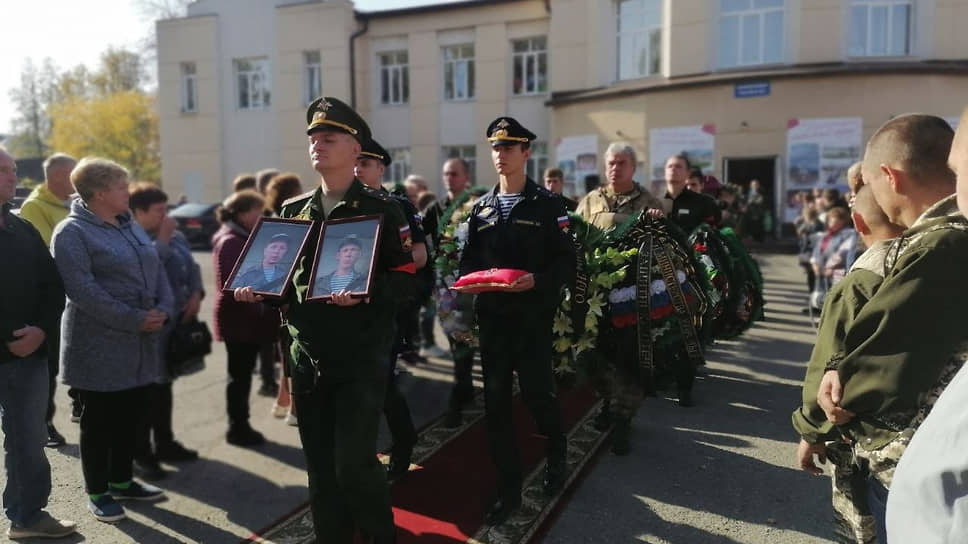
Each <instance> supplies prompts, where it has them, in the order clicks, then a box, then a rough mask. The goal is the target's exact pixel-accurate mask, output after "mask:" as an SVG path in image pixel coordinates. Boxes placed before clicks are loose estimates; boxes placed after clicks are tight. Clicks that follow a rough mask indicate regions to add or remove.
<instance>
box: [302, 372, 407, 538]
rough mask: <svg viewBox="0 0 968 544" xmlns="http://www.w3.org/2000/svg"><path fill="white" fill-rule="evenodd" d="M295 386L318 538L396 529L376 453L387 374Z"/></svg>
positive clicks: (384, 478) (311, 503)
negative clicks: (312, 386) (313, 385)
mask: <svg viewBox="0 0 968 544" xmlns="http://www.w3.org/2000/svg"><path fill="white" fill-rule="evenodd" d="M381 359H382V357H381ZM294 390H295V391H296V392H297V393H296V394H295V397H294V398H295V401H296V410H297V412H298V414H299V436H300V438H301V439H302V443H303V451H304V452H305V453H306V465H307V472H308V473H309V501H310V508H311V509H312V514H313V524H314V526H315V529H316V539H317V541H318V542H327V543H330V542H333V543H343V542H346V543H351V542H353V534H354V532H355V530H356V529H360V530H362V531H364V532H365V533H367V534H369V535H374V536H378V535H389V534H392V533H393V531H394V525H393V512H392V510H391V508H390V491H389V487H388V485H387V478H386V472H385V470H384V468H383V466H382V465H381V464H380V462H379V461H378V460H377V456H376V454H377V452H376V441H377V432H378V430H379V426H380V418H381V417H382V415H383V400H384V395H385V394H386V381H385V378H372V379H370V378H367V379H354V380H351V381H343V382H337V383H330V382H327V381H325V378H323V379H322V380H321V381H320V383H319V384H317V385H316V387H315V388H312V389H311V390H310V391H309V392H302V393H300V392H299V391H306V389H305V388H300V387H294Z"/></svg>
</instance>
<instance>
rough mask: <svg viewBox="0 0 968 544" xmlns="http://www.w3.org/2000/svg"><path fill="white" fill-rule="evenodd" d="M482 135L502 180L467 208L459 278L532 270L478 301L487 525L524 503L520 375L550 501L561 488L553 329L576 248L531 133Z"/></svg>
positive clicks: (506, 127)
mask: <svg viewBox="0 0 968 544" xmlns="http://www.w3.org/2000/svg"><path fill="white" fill-rule="evenodd" d="M486 135H487V139H488V141H489V142H490V143H491V148H492V150H491V158H492V159H493V161H494V166H495V169H496V170H497V173H498V175H499V179H498V184H497V185H496V186H495V187H494V189H492V190H491V191H490V192H489V193H487V194H485V195H484V196H482V197H481V199H480V200H478V201H477V203H476V204H475V205H474V208H473V209H472V210H471V214H470V218H469V220H468V223H469V225H468V227H469V228H468V239H467V245H466V247H465V248H464V253H463V255H462V257H461V263H460V273H461V276H464V275H467V274H470V273H471V272H476V271H479V270H488V269H491V268H512V269H519V270H526V271H527V272H528V274H526V275H524V276H523V277H521V278H520V279H518V280H517V282H516V283H515V284H514V286H513V287H512V288H511V289H510V290H509V291H506V292H486V293H481V294H479V295H478V296H477V301H476V303H475V308H474V309H475V313H476V314H477V323H478V327H479V329H480V349H481V362H482V366H483V369H484V397H485V406H486V419H487V432H488V438H489V439H490V443H491V455H492V457H493V458H494V464H495V465H497V473H498V492H497V499H496V501H495V502H494V503H493V504H492V505H491V507H490V509H489V510H488V512H487V517H486V521H487V523H489V524H491V525H496V524H499V523H502V522H504V521H505V520H507V519H508V517H510V515H511V514H512V513H513V512H514V510H516V509H517V508H518V506H520V504H521V484H522V473H521V462H520V460H519V459H518V452H517V445H516V443H515V438H514V425H513V421H512V419H511V385H512V381H513V378H512V374H513V372H514V371H517V374H518V381H519V383H520V385H521V394H522V397H523V398H524V401H525V403H526V404H527V405H528V408H529V409H530V411H531V414H532V415H533V416H534V418H535V420H536V422H537V424H538V430H539V432H540V433H541V434H542V435H544V436H547V437H548V445H547V454H548V463H547V465H546V470H545V478H544V491H545V493H546V494H549V495H553V494H554V493H556V492H557V491H558V490H559V489H560V488H561V485H562V483H563V480H564V472H565V453H566V445H567V442H566V440H565V436H564V434H563V432H562V429H561V417H560V414H559V407H558V396H557V392H556V391H555V383H554V373H553V370H552V366H551V343H552V331H551V326H552V320H553V319H554V315H555V310H556V309H557V308H558V304H559V302H560V300H561V288H562V287H563V286H564V285H565V284H566V283H569V282H571V281H572V279H573V278H574V273H575V248H574V244H573V241H572V238H571V236H570V235H569V234H568V233H567V229H568V215H567V212H566V211H565V205H564V202H562V200H561V199H560V198H558V197H557V196H555V195H553V194H552V193H550V192H549V191H547V190H545V189H543V188H541V187H538V185H537V184H536V183H535V182H534V181H533V180H531V179H528V177H527V175H526V174H525V170H524V168H525V165H526V164H527V160H528V157H529V156H530V144H531V141H533V140H534V139H535V135H534V134H533V133H531V132H530V131H528V130H527V129H526V128H524V127H522V126H521V125H520V124H519V123H518V122H517V121H515V120H514V119H512V118H510V117H500V118H498V119H496V120H495V121H494V122H493V123H491V125H490V126H489V127H488V130H487V133H486Z"/></svg>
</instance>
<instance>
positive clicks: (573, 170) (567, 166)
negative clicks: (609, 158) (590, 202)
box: [555, 134, 601, 196]
mask: <svg viewBox="0 0 968 544" xmlns="http://www.w3.org/2000/svg"><path fill="white" fill-rule="evenodd" d="M555 157H556V159H557V161H558V168H561V170H562V172H564V174H565V187H564V192H565V194H566V195H570V196H583V195H584V194H585V176H590V175H596V176H600V175H601V174H600V172H599V170H598V136H596V135H594V134H591V135H588V136H567V137H565V138H561V139H559V140H558V142H557V143H556V145H555Z"/></svg>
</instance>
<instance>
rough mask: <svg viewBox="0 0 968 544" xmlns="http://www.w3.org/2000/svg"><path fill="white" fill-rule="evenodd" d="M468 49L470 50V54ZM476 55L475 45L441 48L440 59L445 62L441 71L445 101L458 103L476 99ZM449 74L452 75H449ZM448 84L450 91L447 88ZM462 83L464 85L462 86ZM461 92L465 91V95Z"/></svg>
mask: <svg viewBox="0 0 968 544" xmlns="http://www.w3.org/2000/svg"><path fill="white" fill-rule="evenodd" d="M468 48H469V49H470V50H469V52H468ZM475 53H476V51H475V50H474V44H473V43H464V44H459V45H446V46H444V47H442V48H441V50H440V58H441V59H442V62H443V66H442V67H441V70H440V72H441V77H442V78H443V81H442V86H441V96H443V97H444V100H446V101H449V102H456V101H462V100H473V99H474V86H475V84H476V79H475V77H476V74H475V73H474V69H475V66H474V56H475ZM448 72H450V73H449V74H448ZM448 76H449V77H448ZM448 82H449V83H450V89H448V88H447V84H448ZM462 83H463V85H461V84H462ZM448 90H449V91H450V92H449V93H448ZM460 91H463V93H461V92H460Z"/></svg>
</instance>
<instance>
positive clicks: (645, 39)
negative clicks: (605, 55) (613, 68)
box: [618, 0, 662, 79]
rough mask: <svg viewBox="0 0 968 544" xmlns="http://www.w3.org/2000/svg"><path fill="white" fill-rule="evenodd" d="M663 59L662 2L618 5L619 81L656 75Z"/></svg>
mask: <svg viewBox="0 0 968 544" xmlns="http://www.w3.org/2000/svg"><path fill="white" fill-rule="evenodd" d="M661 56H662V0H621V1H620V2H619V4H618V78H619V79H634V78H637V77H645V76H651V75H654V74H658V73H659V66H660V59H661Z"/></svg>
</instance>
